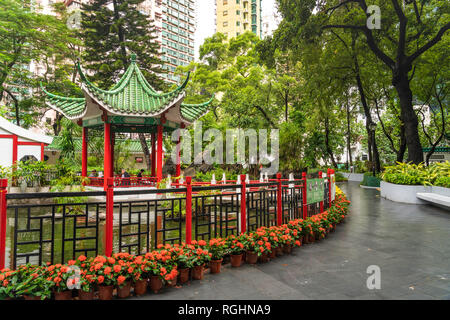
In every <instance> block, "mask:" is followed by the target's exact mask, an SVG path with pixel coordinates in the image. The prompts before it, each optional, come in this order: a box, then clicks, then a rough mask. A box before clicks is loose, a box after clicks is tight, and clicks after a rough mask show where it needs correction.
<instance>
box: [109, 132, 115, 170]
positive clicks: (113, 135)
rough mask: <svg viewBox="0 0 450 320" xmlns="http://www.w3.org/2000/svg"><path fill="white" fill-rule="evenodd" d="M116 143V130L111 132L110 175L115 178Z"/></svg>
mask: <svg viewBox="0 0 450 320" xmlns="http://www.w3.org/2000/svg"><path fill="white" fill-rule="evenodd" d="M115 143H116V136H115V133H114V132H111V170H110V176H111V178H114V145H115Z"/></svg>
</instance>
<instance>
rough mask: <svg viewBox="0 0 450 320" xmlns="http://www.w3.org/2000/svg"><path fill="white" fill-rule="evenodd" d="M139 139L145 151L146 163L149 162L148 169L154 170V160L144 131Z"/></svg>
mask: <svg viewBox="0 0 450 320" xmlns="http://www.w3.org/2000/svg"><path fill="white" fill-rule="evenodd" d="M139 141H140V142H141V147H142V152H143V153H144V158H145V163H146V164H147V171H150V170H152V161H151V159H150V151H149V150H148V144H147V140H146V139H145V135H144V134H143V133H139Z"/></svg>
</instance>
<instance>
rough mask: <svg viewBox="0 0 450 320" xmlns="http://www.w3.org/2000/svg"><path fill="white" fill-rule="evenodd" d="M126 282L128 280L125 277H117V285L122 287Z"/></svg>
mask: <svg viewBox="0 0 450 320" xmlns="http://www.w3.org/2000/svg"><path fill="white" fill-rule="evenodd" d="M125 280H126V278H125V277H124V276H118V277H117V284H119V285H121V284H122V283H124V282H125Z"/></svg>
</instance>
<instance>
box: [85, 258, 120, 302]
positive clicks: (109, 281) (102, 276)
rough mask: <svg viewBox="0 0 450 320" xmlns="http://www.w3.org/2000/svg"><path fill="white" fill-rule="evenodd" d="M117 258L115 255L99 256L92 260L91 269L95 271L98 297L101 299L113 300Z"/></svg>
mask: <svg viewBox="0 0 450 320" xmlns="http://www.w3.org/2000/svg"><path fill="white" fill-rule="evenodd" d="M115 263H116V259H114V258H113V257H105V256H97V257H95V259H94V260H93V261H92V265H91V269H90V270H91V271H94V272H95V277H94V283H95V284H96V285H97V286H98V297H99V299H100V300H111V299H112V297H113V290H114V285H115V284H116V279H115V277H114V273H113V267H114V265H115Z"/></svg>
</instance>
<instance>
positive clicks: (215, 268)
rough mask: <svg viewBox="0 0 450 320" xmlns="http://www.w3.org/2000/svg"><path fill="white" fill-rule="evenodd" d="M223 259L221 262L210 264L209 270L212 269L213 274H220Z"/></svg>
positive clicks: (213, 261) (216, 261)
mask: <svg viewBox="0 0 450 320" xmlns="http://www.w3.org/2000/svg"><path fill="white" fill-rule="evenodd" d="M222 261H223V259H220V260H211V261H210V262H209V268H210V269H211V271H210V272H211V273H220V266H221V265H222Z"/></svg>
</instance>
